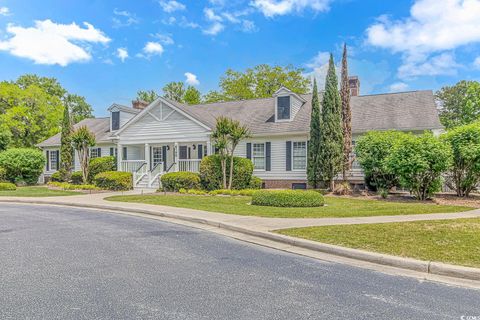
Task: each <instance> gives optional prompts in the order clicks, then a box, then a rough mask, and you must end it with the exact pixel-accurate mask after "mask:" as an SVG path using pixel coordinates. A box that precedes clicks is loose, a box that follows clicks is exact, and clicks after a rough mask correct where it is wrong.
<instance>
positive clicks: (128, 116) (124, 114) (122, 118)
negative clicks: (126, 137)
mask: <svg viewBox="0 0 480 320" xmlns="http://www.w3.org/2000/svg"><path fill="white" fill-rule="evenodd" d="M134 116H135V114H133V113H129V112H122V111H120V128H121V127H123V126H124V125H125V124H126V123H127V122H128V121H130V119H132V118H133V117H134Z"/></svg>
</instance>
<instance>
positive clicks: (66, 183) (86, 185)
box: [48, 181, 100, 190]
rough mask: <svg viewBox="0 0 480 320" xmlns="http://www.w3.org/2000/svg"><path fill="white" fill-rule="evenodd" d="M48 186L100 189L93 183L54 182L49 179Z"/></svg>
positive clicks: (69, 188)
mask: <svg viewBox="0 0 480 320" xmlns="http://www.w3.org/2000/svg"><path fill="white" fill-rule="evenodd" d="M48 185H49V186H52V187H57V188H62V189H63V190H100V189H99V188H98V187H97V186H94V185H93V184H71V183H68V182H56V181H51V182H49V183H48Z"/></svg>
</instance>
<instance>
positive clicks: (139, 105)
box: [132, 100, 149, 110]
mask: <svg viewBox="0 0 480 320" xmlns="http://www.w3.org/2000/svg"><path fill="white" fill-rule="evenodd" d="M148 105H149V103H148V102H147V101H143V100H133V101H132V107H133V109H138V110H143V109H145V108H146V107H147V106H148Z"/></svg>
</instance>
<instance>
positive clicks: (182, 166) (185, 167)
mask: <svg viewBox="0 0 480 320" xmlns="http://www.w3.org/2000/svg"><path fill="white" fill-rule="evenodd" d="M200 161H202V160H200V159H179V160H178V171H189V172H199V171H200Z"/></svg>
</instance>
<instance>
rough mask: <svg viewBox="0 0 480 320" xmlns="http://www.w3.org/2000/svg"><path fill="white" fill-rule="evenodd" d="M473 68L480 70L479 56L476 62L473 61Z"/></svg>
mask: <svg viewBox="0 0 480 320" xmlns="http://www.w3.org/2000/svg"><path fill="white" fill-rule="evenodd" d="M473 66H474V67H475V68H477V69H480V56H478V57H477V58H476V59H475V61H473Z"/></svg>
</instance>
